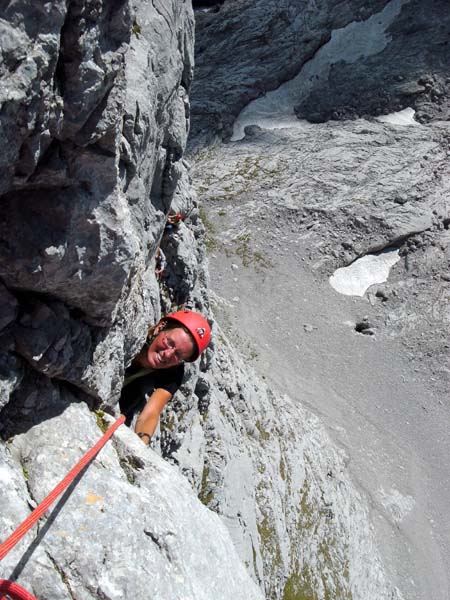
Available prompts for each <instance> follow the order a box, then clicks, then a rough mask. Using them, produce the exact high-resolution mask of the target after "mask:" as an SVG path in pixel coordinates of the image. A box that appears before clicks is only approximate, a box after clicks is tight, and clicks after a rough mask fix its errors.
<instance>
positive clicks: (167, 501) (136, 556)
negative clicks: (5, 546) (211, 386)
mask: <svg viewBox="0 0 450 600" xmlns="http://www.w3.org/2000/svg"><path fill="white" fill-rule="evenodd" d="M31 383H34V382H30V384H31ZM30 392H31V394H30V396H28V397H27V400H26V402H25V404H26V407H27V411H28V413H27V414H28V418H27V417H25V419H24V420H22V422H21V424H20V425H21V427H22V429H23V426H24V421H25V422H26V425H27V426H28V427H31V429H28V430H27V431H26V432H23V433H19V434H17V433H16V435H14V438H13V439H12V440H11V441H10V443H9V444H8V446H7V448H4V447H2V448H1V450H0V473H1V476H2V486H1V491H0V498H1V502H2V507H3V508H2V519H1V524H0V529H1V534H2V537H4V536H5V535H6V534H7V533H9V532H10V531H11V529H12V528H13V524H14V523H20V521H21V520H22V519H24V518H25V517H26V516H27V514H28V512H29V509H30V506H34V504H35V503H37V502H40V501H42V500H43V499H44V497H45V495H46V494H47V493H48V492H50V490H51V489H52V487H53V486H54V485H55V484H56V483H57V482H58V481H59V479H60V478H61V474H62V473H64V472H65V471H67V468H68V466H69V465H72V464H74V463H75V462H76V461H77V460H78V459H79V458H80V457H81V455H82V454H83V453H84V450H85V448H86V447H87V446H91V445H93V444H94V443H95V442H96V441H97V439H98V437H99V435H100V434H101V429H99V427H98V426H97V425H96V416H95V415H94V414H93V413H91V412H90V411H89V409H88V407H87V405H86V404H85V403H77V402H76V398H74V397H71V395H70V392H68V391H67V390H65V389H64V388H63V387H61V388H60V389H59V390H58V389H57V388H56V387H55V386H53V388H52V390H51V391H50V393H49V394H48V395H47V400H43V398H42V397H41V398H39V397H38V396H37V395H36V394H35V392H34V391H32V388H31V386H30ZM22 414H23V413H22ZM36 417H37V418H36ZM97 419H98V421H99V425H101V426H102V427H103V426H104V425H105V424H108V423H110V422H112V421H111V420H107V421H105V418H102V417H100V416H99V415H97ZM69 423H70V426H68V424H69ZM11 426H12V425H11ZM12 431H13V430H10V433H12ZM18 465H19V469H18V468H17V466H18ZM5 507H7V509H8V510H7V516H6V514H5ZM212 532H214V535H212ZM24 547H25V551H24V550H23V548H24ZM2 576H4V577H7V578H9V579H11V580H16V579H18V580H19V581H20V582H21V584H22V585H23V586H25V587H26V589H27V590H29V591H30V592H31V593H33V594H34V595H35V596H36V598H61V599H67V600H73V599H74V598H86V599H88V598H89V599H90V598H92V599H94V598H110V599H117V600H118V599H119V598H124V597H127V598H146V597H149V595H150V596H151V597H152V598H155V599H158V600H166V599H167V598H174V599H179V600H181V599H186V598H192V599H194V598H202V599H204V600H207V599H209V598H211V594H214V597H216V598H223V599H225V598H227V599H231V598H240V599H242V600H244V599H246V598H251V599H252V600H262V595H261V593H260V591H259V589H258V587H257V586H256V585H255V584H253V583H252V582H251V580H250V579H249V577H248V575H247V573H246V571H245V568H244V566H243V565H242V564H241V563H240V561H239V559H238V557H237V555H236V550H235V549H234V546H233V543H232V541H231V539H230V536H229V534H228V531H227V530H226V528H225V526H224V525H223V524H222V523H221V522H220V519H219V518H218V517H217V516H216V515H214V513H213V512H211V511H210V510H207V509H206V508H205V507H204V506H203V505H202V504H201V503H200V502H199V501H198V500H197V498H196V497H195V495H194V494H193V493H192V489H191V488H190V486H189V484H188V483H187V481H186V480H185V479H184V478H183V477H182V476H181V475H180V474H179V473H178V472H177V470H176V469H175V468H174V467H172V466H170V465H168V464H167V463H166V462H165V461H163V460H162V459H161V458H160V457H158V456H157V455H156V454H155V453H154V452H151V451H149V450H148V448H146V447H145V446H144V445H143V444H142V443H141V442H140V440H139V439H138V438H137V437H136V436H135V435H134V434H133V433H131V432H130V431H129V430H127V429H126V428H121V429H120V430H119V431H118V432H117V434H116V435H115V437H114V442H113V443H112V444H109V445H108V446H107V447H105V448H104V449H103V450H102V452H101V454H100V455H99V456H98V458H97V459H96V461H95V462H94V463H93V464H92V465H91V466H90V467H89V469H88V470H87V471H86V472H85V473H84V474H83V475H82V476H81V477H79V478H78V481H77V485H76V486H72V487H71V488H69V490H68V491H67V492H66V493H65V494H64V495H63V496H62V497H61V499H60V500H59V502H58V503H57V505H56V506H55V508H54V510H53V511H51V512H50V515H49V517H48V519H47V520H46V522H45V523H44V524H43V526H42V527H41V528H40V529H39V532H38V534H37V536H36V535H35V534H33V533H29V534H28V535H27V537H26V538H25V542H24V543H22V547H17V548H16V549H15V550H13V551H12V552H11V553H10V554H9V555H8V556H7V557H6V559H5V560H4V561H3V562H2Z"/></svg>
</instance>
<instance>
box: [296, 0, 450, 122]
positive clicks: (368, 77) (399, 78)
mask: <svg viewBox="0 0 450 600" xmlns="http://www.w3.org/2000/svg"><path fill="white" fill-rule="evenodd" d="M391 4H394V5H395V4H396V3H395V2H392V3H391ZM397 5H398V10H399V12H398V14H396V15H395V17H394V19H393V21H392V22H391V24H390V25H389V26H388V27H387V28H386V30H385V36H386V40H385V43H384V47H383V48H377V49H376V50H377V51H376V52H374V53H373V54H370V49H369V52H368V54H369V56H364V50H365V48H364V47H363V48H362V52H361V53H359V55H356V54H355V53H354V55H353V56H349V57H348V59H347V58H346V56H345V50H344V56H343V57H342V59H341V60H339V55H338V56H337V57H335V58H334V60H333V63H334V64H332V66H331V68H330V70H329V72H328V73H327V75H326V76H325V77H323V75H321V76H319V77H318V78H317V79H316V81H314V82H313V83H312V85H311V87H310V89H309V90H308V93H307V94H306V95H305V94H303V93H302V91H299V98H301V100H299V102H298V103H296V108H295V111H296V113H297V115H298V117H299V118H306V119H308V120H313V121H326V120H328V119H330V118H333V119H336V118H338V119H342V118H349V117H350V118H354V117H355V116H356V117H357V116H366V115H378V114H385V113H389V112H392V111H395V110H400V109H403V108H405V107H408V106H409V107H413V108H414V109H416V110H417V117H418V119H419V120H420V121H422V122H427V121H430V120H436V119H446V120H448V119H449V117H450V113H449V105H448V97H449V95H450V81H449V77H448V65H449V64H450V49H449V46H448V38H449V35H450V14H449V10H448V3H447V2H445V0H433V1H432V2H429V3H427V4H426V6H425V5H424V4H423V2H420V1H418V0H409V1H407V2H397ZM354 30H355V28H353V31H351V32H350V31H349V34H350V36H351V37H349V38H348V42H347V43H352V42H353V39H352V38H353V36H354V35H355V32H354ZM367 38H369V40H370V35H366V39H367ZM366 52H367V50H366ZM380 81H382V82H383V85H381V86H380V85H379V82H380Z"/></svg>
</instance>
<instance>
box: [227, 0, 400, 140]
mask: <svg viewBox="0 0 450 600" xmlns="http://www.w3.org/2000/svg"><path fill="white" fill-rule="evenodd" d="M408 1H409V0H392V1H391V2H389V3H388V4H387V5H386V6H385V7H384V9H383V10H382V11H381V12H379V13H377V14H375V15H372V16H371V17H370V18H369V19H367V20H366V21H358V22H353V23H350V24H349V25H347V26H346V27H343V28H342V29H336V30H334V31H333V33H332V35H331V39H330V41H329V42H328V43H327V44H325V45H324V46H322V47H321V48H320V49H319V50H318V51H317V52H316V54H315V55H314V58H312V59H311V60H310V61H308V62H307V63H306V64H305V66H304V67H303V68H302V70H301V71H300V73H299V74H298V75H297V76H296V77H294V78H293V79H291V80H290V81H288V82H286V83H284V84H282V85H281V86H280V87H279V88H278V89H276V90H274V91H272V92H268V93H267V94H266V95H265V96H262V97H261V98H258V99H257V100H254V101H253V102H250V104H248V105H247V106H246V107H245V108H244V109H243V110H242V111H241V113H240V114H239V116H238V118H237V119H236V121H235V122H234V125H233V135H232V137H231V141H237V140H241V139H243V138H244V136H245V133H244V129H245V127H247V126H248V125H259V126H260V127H262V128H264V129H279V128H284V127H299V128H302V127H303V128H304V127H307V126H308V125H309V124H307V123H306V121H300V120H298V119H297V118H296V116H295V113H294V106H295V105H296V104H299V103H300V102H301V100H302V99H303V98H305V97H306V96H307V95H308V94H309V93H310V90H311V88H312V87H313V85H315V84H316V82H317V81H318V80H322V81H326V80H327V79H328V74H329V72H330V68H331V66H332V65H333V64H334V63H336V62H339V61H344V62H346V63H353V62H356V61H358V60H361V58H366V57H368V56H371V55H373V54H378V53H379V52H381V51H382V50H383V49H384V48H385V47H386V46H387V44H388V43H389V41H390V36H389V35H388V34H387V33H386V30H387V29H388V27H389V25H390V24H391V23H392V22H393V20H394V18H395V17H396V16H397V15H398V13H399V12H400V10H401V8H402V6H403V4H405V3H406V2H408Z"/></svg>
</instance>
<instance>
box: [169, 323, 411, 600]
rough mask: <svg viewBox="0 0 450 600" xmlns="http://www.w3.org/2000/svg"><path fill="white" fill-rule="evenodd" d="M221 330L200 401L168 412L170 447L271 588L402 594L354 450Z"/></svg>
mask: <svg viewBox="0 0 450 600" xmlns="http://www.w3.org/2000/svg"><path fill="white" fill-rule="evenodd" d="M217 337H218V339H219V342H218V344H217V347H216V350H215V358H214V360H213V363H212V366H211V368H210V369H209V371H208V372H207V373H205V374H202V376H201V378H200V379H199V380H198V382H197V385H196V389H195V392H196V396H197V398H199V402H198V405H197V406H195V405H192V404H191V405H190V406H189V405H188V403H186V402H183V404H182V406H183V407H184V413H182V412H181V411H179V410H178V411H176V412H177V417H176V416H175V414H174V412H173V411H172V410H170V409H169V410H168V411H166V415H165V418H164V419H163V422H162V428H163V429H164V430H165V431H166V432H167V430H169V429H170V432H171V436H172V439H174V440H177V444H174V445H173V446H172V447H171V449H168V451H167V450H166V452H165V455H166V456H167V457H168V458H169V459H171V460H173V461H175V462H176V463H178V464H179V466H180V468H181V469H182V471H183V472H185V474H186V475H188V476H189V478H190V479H191V481H192V483H193V485H194V486H195V487H196V488H197V490H198V493H199V497H200V499H201V500H202V501H203V502H204V503H205V504H206V505H207V506H208V507H210V508H211V509H212V510H214V511H215V512H217V513H218V515H219V516H220V518H221V520H222V521H223V523H224V524H225V525H226V527H227V529H228V530H229V531H230V534H231V536H232V538H233V541H234V544H235V547H236V549H237V550H238V553H239V555H240V556H241V558H242V560H243V562H244V563H245V565H246V567H247V569H248V570H249V572H250V573H251V574H252V576H253V578H254V579H255V581H257V582H258V583H259V585H260V586H261V588H262V589H263V591H264V597H265V598H267V599H278V598H290V597H292V598H296V597H303V596H304V597H313V596H314V597H317V598H321V599H322V598H327V597H333V598H341V597H342V598H347V597H348V598H350V597H351V598H361V599H363V598H364V599H369V598H377V599H381V598H386V600H387V599H391V598H401V595H400V593H399V591H398V590H397V589H396V588H395V587H394V586H393V585H392V584H390V583H389V581H388V580H387V578H386V575H385V572H384V568H383V566H382V563H381V561H380V557H379V555H378V551H377V549H376V547H375V545H374V541H373V536H372V533H371V531H370V526H369V521H368V512H367V511H368V508H367V506H366V505H365V501H364V500H363V499H362V498H361V496H360V494H359V493H358V492H356V490H355V488H354V485H353V484H352V482H351V479H350V477H349V473H348V470H347V467H346V459H345V456H344V454H343V453H342V452H340V451H338V450H337V449H336V448H335V447H334V446H333V444H332V443H331V441H330V439H329V437H328V435H327V434H326V432H325V430H324V429H323V427H322V426H321V425H320V423H319V421H318V419H317V418H316V417H314V416H313V415H312V414H310V413H308V412H307V411H305V410H303V409H302V408H301V407H299V406H298V404H296V403H295V402H294V401H293V400H292V399H290V398H289V397H287V396H280V395H275V394H273V393H272V392H271V391H270V390H269V389H268V388H267V386H266V385H264V384H263V383H261V382H260V381H258V378H257V377H256V375H255V373H254V372H253V370H252V369H251V368H250V367H249V365H248V364H245V363H243V362H242V359H241V357H239V355H237V354H236V352H235V351H234V350H233V348H232V347H231V346H230V345H229V343H228V342H227V341H226V339H225V338H224V335H223V333H222V332H220V331H219V332H217ZM166 447H167V444H166Z"/></svg>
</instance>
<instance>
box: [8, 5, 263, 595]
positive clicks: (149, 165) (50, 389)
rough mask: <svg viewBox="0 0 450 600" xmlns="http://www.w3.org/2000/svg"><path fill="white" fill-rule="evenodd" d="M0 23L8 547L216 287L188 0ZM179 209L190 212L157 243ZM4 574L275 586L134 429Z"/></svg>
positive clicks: (77, 9) (181, 586) (110, 587)
mask: <svg viewBox="0 0 450 600" xmlns="http://www.w3.org/2000/svg"><path fill="white" fill-rule="evenodd" d="M0 18H1V20H0V26H1V31H2V67H1V72H0V75H1V78H2V86H1V89H2V91H1V93H2V95H3V96H2V99H1V100H2V112H1V116H0V126H1V131H2V136H3V140H4V144H3V146H2V154H1V160H0V167H1V174H0V181H1V194H2V196H1V202H2V215H3V217H2V221H1V226H0V235H1V252H0V277H1V281H2V284H1V288H0V304H1V315H2V316H1V321H0V325H1V341H2V351H1V356H0V382H1V384H0V391H1V403H0V408H2V409H3V410H2V413H1V434H2V439H3V441H2V442H1V444H0V461H1V467H0V473H1V479H2V486H1V488H2V489H1V492H0V493H1V496H2V500H1V503H2V515H1V518H0V533H1V538H2V539H4V538H5V537H6V536H7V535H8V534H9V533H11V532H12V531H13V530H14V528H15V527H16V526H17V525H19V524H20V522H21V521H22V519H23V518H24V517H25V516H27V514H28V513H29V510H30V508H31V507H34V506H35V504H36V503H37V502H39V501H40V500H42V499H43V497H44V496H45V494H46V493H47V492H48V491H50V489H52V488H53V486H54V485H55V484H56V483H57V482H58V481H59V480H60V479H61V478H62V477H63V476H64V474H65V473H66V472H67V471H68V469H69V468H70V467H71V466H72V465H73V464H74V462H75V461H76V460H77V458H79V457H80V456H81V455H82V454H83V453H84V452H85V451H86V450H87V449H88V448H89V447H90V446H91V445H92V443H93V442H94V441H96V440H97V439H98V437H99V435H100V434H101V430H100V429H99V426H100V427H101V428H103V427H104V425H105V424H106V421H105V419H106V420H107V417H106V416H105V417H103V416H102V415H101V414H100V413H97V415H96V414H94V413H93V412H91V411H90V409H94V407H96V406H98V405H99V404H102V405H103V406H104V407H107V409H108V410H109V411H110V412H113V411H115V410H116V401H117V398H118V395H119V392H120V388H121V385H122V378H123V372H124V367H125V365H126V364H127V362H129V360H130V359H131V358H132V356H133V355H134V354H135V352H136V349H137V348H138V347H139V346H140V345H141V344H142V339H143V338H144V336H145V334H146V331H147V326H148V324H149V323H151V322H155V321H156V320H157V319H158V318H159V316H160V313H161V306H162V308H163V309H167V310H168V309H170V308H171V307H172V306H174V305H175V304H178V303H183V304H188V305H190V306H196V307H197V308H199V309H201V310H204V311H205V312H206V311H207V291H206V287H205V283H206V271H205V265H204V264H202V261H203V252H204V251H203V249H202V246H201V244H198V239H199V238H200V237H201V236H202V232H203V227H202V224H201V221H200V220H199V218H198V210H197V207H196V199H195V193H194V192H193V191H192V189H191V188H190V184H189V177H188V173H187V165H186V163H185V162H183V158H182V156H183V150H184V146H185V144H186V137H187V131H188V124H189V106H188V92H189V88H190V84H191V78H192V67H193V58H192V51H193V14H192V9H191V8H190V5H189V3H184V2H183V3H179V2H175V1H174V2H166V1H164V2H159V1H156V2H152V3H147V2H138V3H133V4H131V3H128V2H126V1H123V2H114V3H110V2H96V1H95V2H94V1H90V0H86V1H84V0H80V1H78V0H73V1H71V2H57V3H52V4H51V5H50V4H48V5H45V6H34V5H33V6H31V5H29V4H28V3H25V2H20V1H18V2H13V3H9V4H8V6H7V7H6V8H2V9H1V14H0ZM171 207H172V208H174V209H175V210H177V211H181V212H183V214H184V216H185V219H184V222H183V223H182V224H180V227H179V228H178V230H177V232H176V233H174V234H171V235H164V239H163V240H161V238H162V237H163V234H164V226H165V222H166V215H167V213H168V211H169V210H170V208H171ZM160 244H161V245H163V246H164V248H165V249H166V252H167V253H168V254H169V253H170V252H172V254H171V255H170V259H171V263H170V266H169V267H168V269H167V273H166V274H165V277H164V281H163V282H162V284H161V288H160V285H159V282H158V281H157V279H156V277H155V273H154V271H155V263H154V255H155V251H156V248H157V247H158V246H159V245H160ZM197 246H198V247H197ZM195 378H196V370H195V368H194V369H193V373H192V379H193V380H194V381H195ZM72 492H73V493H72ZM27 542H28V543H27ZM24 548H25V550H24ZM2 577H5V578H9V579H12V580H17V581H18V582H19V583H21V584H23V585H24V586H25V587H27V588H28V589H29V590H30V591H31V592H32V593H34V594H35V595H36V596H37V597H38V598H44V597H45V598H70V599H71V600H73V599H74V598H100V597H101V598H124V597H130V598H144V597H147V596H148V595H149V594H150V596H151V597H152V598H159V599H161V600H163V599H166V598H169V597H170V598H180V599H181V598H183V599H187V598H192V599H194V598H196V599H198V598H205V599H206V598H210V597H211V596H214V597H217V598H223V599H224V600H225V599H231V598H233V599H234V598H253V599H254V600H260V599H261V598H262V595H261V592H260V590H259V589H258V587H257V586H256V585H255V584H254V583H253V582H252V580H251V579H250V577H249V575H248V574H247V572H246V571H245V568H244V566H243V564H242V562H241V561H240V559H239V557H238V556H237V554H236V551H235V550H234V547H233V544H232V541H231V538H230V536H229V533H228V532H227V530H226V528H225V527H224V526H223V525H222V523H221V522H220V520H219V518H218V517H217V516H215V515H214V514H213V513H212V512H211V511H209V510H207V509H206V508H205V507H203V506H202V504H201V502H200V501H199V500H198V499H197V498H196V496H195V493H193V492H192V490H191V488H190V487H189V485H188V483H186V481H185V480H184V479H183V478H182V477H181V476H180V475H179V474H178V472H177V469H175V468H174V467H171V466H169V465H168V464H166V463H164V462H163V461H162V460H161V459H160V458H158V456H157V455H156V454H155V453H154V452H152V451H151V450H148V449H147V448H145V447H144V446H143V445H142V443H141V442H140V441H139V440H138V439H137V438H136V437H135V436H134V434H132V433H131V432H129V431H127V430H126V429H125V428H123V431H120V432H119V433H118V434H117V435H116V436H115V439H114V444H113V445H112V444H109V445H108V446H107V447H106V448H105V449H104V450H103V452H102V454H101V455H100V457H99V459H98V460H97V461H96V462H95V463H94V465H92V467H90V468H89V469H88V470H87V471H86V473H85V474H84V477H83V478H82V479H81V480H79V481H78V485H77V486H75V487H74V489H72V490H69V491H67V492H66V493H65V494H64V496H63V497H62V498H61V500H60V502H59V504H57V506H56V507H55V508H54V510H53V511H50V512H49V514H48V518H47V519H46V521H45V522H44V523H43V525H42V527H41V528H40V530H39V533H38V534H37V536H36V534H35V533H30V534H28V536H27V538H26V539H25V542H24V543H22V544H21V545H20V546H18V547H17V548H16V549H15V550H14V551H13V552H12V553H11V554H9V555H8V557H7V558H6V559H5V561H4V562H3V563H2Z"/></svg>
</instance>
